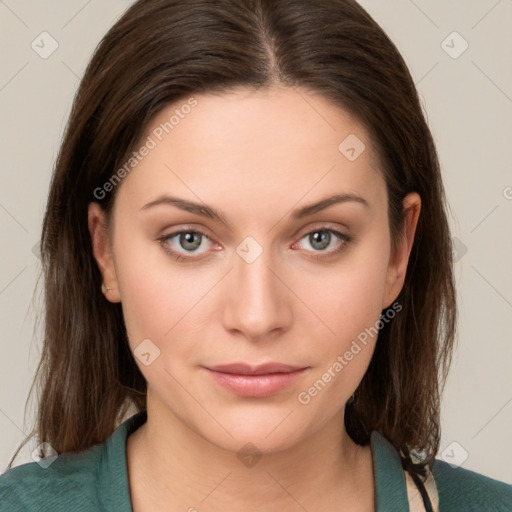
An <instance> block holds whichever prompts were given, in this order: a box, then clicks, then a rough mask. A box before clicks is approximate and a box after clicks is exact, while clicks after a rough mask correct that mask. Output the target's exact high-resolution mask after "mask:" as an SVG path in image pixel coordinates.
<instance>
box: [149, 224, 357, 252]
mask: <svg viewBox="0 0 512 512" xmlns="http://www.w3.org/2000/svg"><path fill="white" fill-rule="evenodd" d="M319 232H321V233H331V234H332V235H334V236H335V237H337V238H338V239H339V240H340V241H341V242H342V243H341V245H340V246H339V247H338V248H337V249H334V250H331V251H314V252H316V253H318V255H315V254H312V255H311V257H312V258H314V259H323V258H328V257H331V256H334V255H335V254H338V253H340V252H341V251H343V250H344V249H345V247H346V246H347V245H348V244H349V243H351V242H352V241H353V237H351V236H349V235H345V234H344V233H341V232H340V231H337V230H335V229H332V228H329V227H327V226H320V227H318V228H315V229H313V230H311V231H308V232H307V233H306V234H305V235H304V236H302V237H301V238H300V240H303V239H304V238H306V237H307V236H309V235H311V234H313V233H319ZM184 233H195V234H197V235H200V236H202V237H204V238H206V239H207V240H209V241H211V238H210V237H209V236H208V235H207V234H206V233H204V232H203V231H201V230H200V229H181V230H179V231H174V232H173V233H169V234H168V235H164V236H162V237H160V238H158V239H157V240H158V241H159V242H160V245H161V246H162V248H163V249H164V251H165V252H166V253H167V254H168V255H169V256H171V257H172V258H174V259H175V260H176V261H193V260H197V258H196V257H195V256H184V255H183V254H182V253H179V252H178V251H175V250H174V249H170V248H169V246H168V245H167V244H166V242H168V241H169V240H170V239H172V238H174V237H176V236H177V235H181V234H184ZM300 240H299V241H300ZM296 243H297V242H296Z"/></svg>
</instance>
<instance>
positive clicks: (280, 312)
mask: <svg viewBox="0 0 512 512" xmlns="http://www.w3.org/2000/svg"><path fill="white" fill-rule="evenodd" d="M269 252H270V251H263V252H262V254H260V255H259V256H258V257H257V258H256V259H255V260H254V261H252V262H249V261H250V260H249V261H246V260H245V259H244V258H242V257H240V256H238V254H235V255H234V268H233V270H232V271H231V272H230V275H229V276H228V278H227V279H226V282H225V287H226V289H225V295H224V297H225V304H224V309H223V317H222V318H223V323H224V327H225V329H227V330H228V331H231V332H237V333H242V334H243V335H244V336H245V337H246V338H248V339H250V340H251V341H258V340H263V339H265V338H268V337H270V336H272V337H274V336H276V335H277V333H283V332H285V331H286V330H288V329H289V328H290V326H291V323H292V317H293V315H292V303H291V301H292V300H293V294H292V293H291V292H290V290H289V289H288V288H287V287H286V284H284V283H286V278H285V276H284V275H280V274H282V273H283V271H282V270H281V271H280V270H279V268H280V267H279V266H277V265H276V264H275V262H272V261H271V257H270V255H269V254H268V253H269Z"/></svg>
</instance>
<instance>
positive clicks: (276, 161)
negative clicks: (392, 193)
mask: <svg viewBox="0 0 512 512" xmlns="http://www.w3.org/2000/svg"><path fill="white" fill-rule="evenodd" d="M195 98H196V100H197V102H198V103H197V106H196V107H195V108H194V109H193V110H192V111H191V112H190V113H189V114H188V115H187V116H184V117H183V119H180V122H179V124H177V125H176V126H175V127H174V129H173V130H172V131H171V132H170V133H169V134H168V135H166V136H165V137H163V138H162V141H159V142H158V144H157V145H156V147H155V148H153V149H151V151H149V154H148V155H147V156H145V157H144V158H143V159H142V161H141V162H140V163H138V165H137V166H136V167H135V168H134V169H133V170H132V171H131V172H130V173H129V174H128V176H126V177H125V178H124V179H123V181H122V182H121V184H120V185H118V187H119V188H118V190H117V191H116V193H117V197H116V200H115V204H114V214H113V223H112V224H111V225H110V226H109V228H110V229H107V226H106V222H105V218H104V216H103V213H102V211H101V209H100V208H99V206H98V204H96V203H91V204H90V207H89V230H90V233H91V238H92V241H93V248H94V255H95V258H96V261H97V263H98V266H99V268H100V270H101V273H102V275H103V281H104V283H105V284H106V285H107V286H108V287H109V288H110V290H109V291H106V292H105V296H106V298H107V299H108V300H110V301H112V302H121V303H122V308H123V313H124V317H125V323H126V326H127V331H128V336H129V340H130V345H131V348H132V349H136V347H137V346H138V345H139V344H140V343H141V342H142V341H143V340H145V339H150V340H151V343H152V344H154V345H151V346H152V347H153V346H156V347H158V349H159V350H160V355H159V357H157V358H156V359H155V360H154V361H153V362H152V363H151V364H150V365H149V366H145V365H144V364H142V363H141V361H140V360H138V359H137V364H138V365H139V367H140V369H141V371H142V373H143V374H144V376H145V378H146V380H147V382H148V398H147V409H148V421H147V423H146V424H145V425H143V426H142V427H141V428H139V429H138V430H137V431H136V432H135V433H133V434H132V435H131V436H130V437H129V439H128V446H127V457H128V470H129V475H130V476H129V479H130V492H131V496H132V501H133V507H134V510H135V511H136V512H140V511H146V510H152V511H155V510H156V511H159V510H171V509H172V510H174V508H173V507H176V510H190V511H192V510H194V509H197V510H209V511H217V510H223V511H239V510H244V511H253V510H254V511H256V510H265V511H271V512H272V511H287V510H290V511H292V510H300V506H302V507H304V508H305V509H306V510H309V511H314V510H324V511H325V510H339V506H340V503H343V509H344V510H346V511H351V510H354V511H355V510H361V511H362V510H368V511H369V510H374V507H375V501H374V500H375V497H374V489H373V483H374V475H373V468H372V459H371V451H370V448H369V447H368V446H366V447H360V446H357V445H356V444H355V443H354V442H353V441H352V440H351V439H350V437H349V436H348V434H347V433H346V431H345V428H344V423H343V417H344V406H345V403H346V402H347V400H348V399H349V398H350V396H351V395H352V393H353V392H354V391H355V389H356V388H357V386H358V384H359V382H360V381H361V379H362V377H363V375H364V373H365V371H366V369H367V367H368V364H369V361H370V359H371V356H372V353H373V349H374V346H375V342H376V338H368V342H367V345H366V346H362V350H361V351H360V352H359V353H357V355H354V357H353V359H352V360H351V361H349V362H348V364H347V365H346V366H344V368H343V370H342V371H340V372H337V373H335V375H336V376H335V377H333V378H331V380H330V382H329V383H328V384H327V385H326V386H325V387H324V388H323V389H322V390H321V391H320V392H318V393H317V395H316V396H314V397H312V398H311V400H310V401H309V403H307V404H302V403H300V402H299V401H298V398H297V397H298V394H299V393H300V392H304V391H307V390H308V388H310V386H311V385H312V384H313V383H314V382H315V381H317V380H318V379H319V378H321V377H322V375H323V374H324V373H325V372H326V371H327V370H328V368H329V367H332V366H333V364H334V363H335V361H337V358H338V356H339V355H343V354H344V353H345V352H346V351H347V350H349V348H350V346H351V343H352V341H353V340H354V339H356V338H357V336H358V334H360V333H361V332H363V331H364V330H365V329H366V328H369V327H371V326H374V325H375V324H376V323H377V322H378V320H379V318H380V314H381V311H382V309H383V308H385V307H388V306H389V305H391V304H392V303H393V301H394V300H395V298H396V297H397V295H398V293H399V291H400V289H401V287H402V285H403V282H404V277H405V271H406V268H407V262H408V258H409V254H410V250H411V246H412V243H413V239H414V231H415V228H416V224H417V220H418V215H419V212H420V204H421V201H420V198H419V196H418V195H417V194H415V193H411V194H409V195H408V196H407V197H406V198H405V200H404V208H405V211H406V217H405V224H404V229H403V232H402V236H401V238H400V240H399V244H398V246H397V249H396V250H395V251H392V249H391V240H390V232H389V225H388V217H387V192H386V186H385V182H384V180H383V178H382V175H381V172H380V170H379V161H378V158H377V155H376V154H375V152H374V150H373V147H372V142H371V140H370V139H369V136H368V134H367V132H366V131H365V129H364V128H363V127H362V125H361V124H359V123H358V122H357V120H356V119H354V118H353V117H351V116H350V115H349V114H348V113H347V112H345V111H344V110H341V109H340V108H338V107H336V106H334V105H333V104H331V103H330V102H329V101H327V100H326V99H324V98H322V97H321V96H319V95H312V94H311V93H309V94H308V93H306V92H305V91H299V90H294V89H289V88H279V89H273V90H272V91H265V92H254V91H249V90H243V89H242V90H237V91H232V92H230V93H223V94H220V95H213V94H211V95H210V94H207V95H206V94H205V95H196V96H195ZM183 103H185V101H184V102H183ZM177 107H178V108H179V105H172V106H169V107H167V108H166V109H164V110H163V111H161V112H160V113H159V114H158V115H157V116H156V117H155V118H154V119H153V120H152V121H151V122H150V124H149V126H148V127H147V129H146V133H145V135H144V137H143V138H142V139H141V140H142V142H141V143H143V142H144V141H145V140H146V137H147V136H148V135H151V133H152V130H153V129H154V128H155V127H157V126H159V125H160V123H162V122H165V121H166V120H168V119H169V117H170V115H171V114H172V113H173V111H174V110H175V109H176V108H177ZM350 134H355V135H356V136H357V137H358V138H359V139H360V140H361V141H363V143H364V144H365V147H366V149H365V150H364V151H363V152H362V153H361V154H360V156H359V157H358V158H357V159H355V160H354V161H350V160H349V159H348V158H346V156H345V155H344V154H343V153H342V152H341V151H340V150H339V149H338V146H339V145H340V143H341V142H342V141H343V140H344V139H345V138H346V137H347V136H348V135H350ZM335 193H339V194H342V193H351V194H356V195H358V196H360V197H363V198H364V199H365V200H366V201H367V202H368V206H365V205H363V204H361V203H359V202H356V201H347V202H344V203H340V204H336V205H332V206H330V207H328V208H326V209H324V210H322V211H319V212H317V213H315V214H313V215H311V216H308V217H304V218H302V219H296V220H292V219H291V214H292V212H293V211H294V210H295V209H298V208H301V207H303V206H306V205H309V204H311V203H315V202H317V201H320V200H321V199H324V198H325V197H328V196H330V195H333V194H335ZM163 194H168V195H172V196H173V197H179V198H182V199H186V200H189V201H194V202H197V203H204V204H206V205H209V206H211V207H213V208H215V209H216V210H218V211H219V212H221V213H222V215H223V216H224V217H225V222H219V221H217V220H214V219H210V218H207V217H202V216H199V215H197V214H193V213H190V212H186V211H183V210H181V209H179V208H177V207H176V206H171V205H168V204H163V205H158V206H154V207H148V208H143V207H144V205H146V204H148V203H150V202H152V201H154V200H156V199H158V198H159V197H161V196H162V195H163ZM327 228H331V229H334V230H337V231H340V232H341V233H343V234H345V235H348V236H349V237H351V240H350V241H349V242H347V243H345V242H343V241H340V240H339V239H338V238H337V237H336V235H334V234H332V236H331V241H330V243H329V244H328V246H327V247H326V248H323V249H322V248H321V247H320V245H321V244H320V243H319V242H316V243H315V239H314V238H313V237H312V235H311V236H309V235H310V234H311V233H315V231H318V230H320V231H321V232H323V231H322V230H324V229H327ZM179 229H188V230H190V231H195V232H197V230H199V231H201V232H203V233H205V234H206V235H207V236H208V237H209V239H208V238H204V237H203V238H202V239H201V238H199V241H201V240H202V241H201V244H200V246H199V247H198V248H197V249H188V253H187V247H190V246H187V245H186V243H185V244H184V245H185V248H184V246H183V239H182V240H181V242H182V244H181V245H180V237H179V235H178V236H174V237H172V238H169V239H168V240H167V241H165V242H163V244H162V243H161V242H160V241H159V240H158V239H159V238H160V237H163V236H166V235H170V234H172V233H175V232H176V231H178V230H179ZM249 236H250V237H252V238H253V239H254V240H255V241H256V242H257V245H256V244H254V242H252V241H251V243H252V245H249V246H244V244H243V243H242V242H243V241H244V240H245V239H246V237H249ZM327 236H328V235H327ZM241 243H242V244H241ZM258 246H259V247H260V248H261V250H262V252H261V254H260V255H259V256H258V257H257V258H256V259H255V260H254V261H252V262H250V263H248V262H247V261H246V259H244V258H242V257H241V256H240V254H242V253H239V252H237V248H240V247H245V248H247V247H249V253H250V254H251V255H252V254H255V253H254V251H255V250H256V249H255V248H258ZM166 247H167V248H171V249H174V250H175V251H178V252H179V253H180V254H182V255H184V256H187V254H188V255H192V256H193V259H190V260H181V261H177V260H176V259H174V258H173V257H172V256H171V255H170V254H168V253H167V252H166V250H165V248H166ZM319 247H320V248H319ZM339 247H342V250H341V251H340V252H338V253H336V254H335V250H336V249H337V248H339ZM251 251H253V252H251ZM315 256H316V257H317V258H315ZM397 314H399V313H397ZM146 343H147V342H146ZM241 361H245V362H250V363H252V364H261V363H266V362H271V361H272V362H282V363H286V364H290V365H296V366H300V367H307V368H308V369H307V370H306V372H305V373H304V374H303V375H302V376H301V377H300V378H299V379H298V380H297V381H296V382H295V383H294V384H293V385H291V386H290V387H288V388H286V389H285V390H283V391H280V392H279V393H277V394H274V395H272V396H269V397H266V398H255V397H241V396H238V395H236V394H234V393H232V392H231V391H228V390H226V389H225V388H223V387H220V386H219V385H218V384H217V383H215V382H214V381H213V380H212V379H211V376H210V375H209V374H208V373H207V372H206V371H205V370H204V368H202V366H205V365H207V366H210V365H215V364H225V363H232V362H241ZM246 443H252V444H253V445H254V446H255V447H257V449H258V450H259V452H260V453H261V454H262V456H261V459H259V461H258V462H257V463H256V464H254V465H252V467H248V466H247V465H245V464H244V463H242V462H241V460H240V459H239V457H237V452H239V450H240V449H241V448H242V447H243V446H244V445H246ZM299 504H300V506H299ZM262 507H263V508H262Z"/></svg>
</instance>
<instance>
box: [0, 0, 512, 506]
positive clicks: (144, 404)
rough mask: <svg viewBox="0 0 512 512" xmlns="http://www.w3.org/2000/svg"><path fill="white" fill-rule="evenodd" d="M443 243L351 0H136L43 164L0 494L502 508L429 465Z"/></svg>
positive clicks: (379, 34) (430, 168)
mask: <svg viewBox="0 0 512 512" xmlns="http://www.w3.org/2000/svg"><path fill="white" fill-rule="evenodd" d="M451 258H452V253H451V243H450V234H449V229H448V223H447V219H446V212H445V198H444V191H443V186H442V181H441V176H440V171H439V164H438V159H437V155H436V151H435V148H434V144H433V141H432V137H431V134H430V131H429V129H428V126H427V124H426V122H425V119H424V116H423V114H422V111H421V107H420V104H419V101H418V96H417V93H416V90H415V87H414V84H413V81H412V79H411V76H410V74H409V72H408V70H407V67H406V65H405V63H404V62H403V59H402V58H401V56H400V55H399V53H398V51H397V49H396V48H395V46H394V45H393V44H392V43H391V41H390V40H389V39H388V38H387V36H386V35H385V34H384V32H383V31H382V29H381V28H380V27H379V26H378V25H377V24H376V23H375V22H374V21H373V20H372V19H371V18H370V16H369V15H368V14H367V13H366V12H365V11H364V10H363V9H362V8H361V7H360V6H359V5H358V4H357V3H356V2H354V1H350V0H278V1H275V0H273V1H271V0H250V1H242V0H222V1H218V2H209V1H206V0H191V1H188V2H179V1H177V0H144V1H142V0H141V1H139V2H137V3H136V4H134V5H133V6H132V7H131V8H130V9H128V11H127V12H126V13H125V14H124V15H123V16H122V18H121V19H120V20H119V21H118V22H117V23H116V24H115V25H114V27H113V28H112V29H111V30H110V31H109V33H108V34H107V35H106V36H105V38H104V39H103V41H102V42H101V44H100V46H99V47H98V49H97V51H96V52H95V55H94V56H93V58H92V61H91V63H90V65H89V67H88V69H87V71H86V73H85V75H84V78H83V80H82V83H81V85H80V88H79V91H78V93H77V96H76V99H75V103H74V106H73V110H72V113H71V117H70V121H69V124H68V128H67V131H66V135H65V137H64V140H63V143H62V148H61V151H60V154H59V157H58V161H57V164H56V168H55V172H54V176H53V179H52V184H51V189H50V195H49V199H48V205H47V210H46V215H45V219H44V226H43V234H42V260H43V267H44V273H45V293H46V313H45V314H46V330H45V343H44V350H43V355H42V359H41V363H40V366H39V368H38V376H37V383H38V385H39V386H40V388H41V396H40V406H39V416H38V423H37V426H36V429H35V430H34V434H35V435H37V438H38V440H39V441H40V442H41V443H42V444H41V456H45V457H46V458H42V459H41V460H39V461H38V462H37V463H36V462H34V463H30V464H26V465H22V466H19V467H16V468H13V469H11V470H10V471H8V472H7V473H6V474H4V475H3V476H1V477H0V498H1V503H2V505H1V506H2V507H3V508H2V510H4V509H5V510H27V511H32V510H80V511H82V510H83V511H86V510H88V511H89V510H109V511H110V510H119V511H129V510H134V511H135V512H141V511H142V512H144V511H146V510H149V511H160V510H188V511H195V510H199V511H201V510H209V511H217V510H224V511H225V510H231V511H239V510H243V511H253V510H262V509H263V510H265V511H274V510H275V511H277V510H279V511H283V510H284V511H288V510H290V511H292V510H299V509H302V510H308V511H313V510H322V511H326V510H327V511H334V510H341V509H343V510H344V511H373V510H379V511H381V510H442V511H444V510H483V509H485V510H486V511H487V510H496V511H501V510H509V507H510V503H511V500H512V486H510V485H507V484H505V483H503V482H499V481H497V480H492V479H490V478H487V477H485V476H483V475H479V474H477V473H474V472H471V471H468V470H465V469H462V468H457V469H454V468H452V467H451V466H449V465H448V464H446V463H445V462H443V461H440V460H437V459H435V455H436V453H437V451H438V448H439V440H440V427H439V407H440V405H439V401H440V390H441V389H442V386H443V384H444V379H445V378H446V373H447V370H448V367H449V362H450V356H451V352H452V346H453V340H454V334H455V319H456V308H455V291H454V282H453V275H452V260H451ZM438 375H439V376H440V378H438ZM133 412H135V414H132V413H133ZM130 414H132V415H131V416H130ZM11 463H12V461H11Z"/></svg>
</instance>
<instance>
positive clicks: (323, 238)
mask: <svg viewBox="0 0 512 512" xmlns="http://www.w3.org/2000/svg"><path fill="white" fill-rule="evenodd" d="M301 240H306V242H307V243H308V244H309V245H310V247H312V248H313V252H314V253H321V254H319V255H315V256H314V257H315V258H318V257H323V256H324V254H323V253H325V256H331V255H333V254H337V253H339V252H340V251H342V250H343V249H344V248H345V247H346V245H347V244H348V243H349V242H351V240H352V239H351V237H349V236H348V235H345V234H343V233H340V232H339V231H336V230H335V229H332V228H328V227H326V226H321V227H319V228H317V229H315V230H313V231H310V232H309V233H307V234H306V235H305V236H304V237H302V238H301ZM298 244H300V242H297V244H295V245H298ZM329 248H330V249H329ZM306 249H307V248H306Z"/></svg>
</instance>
